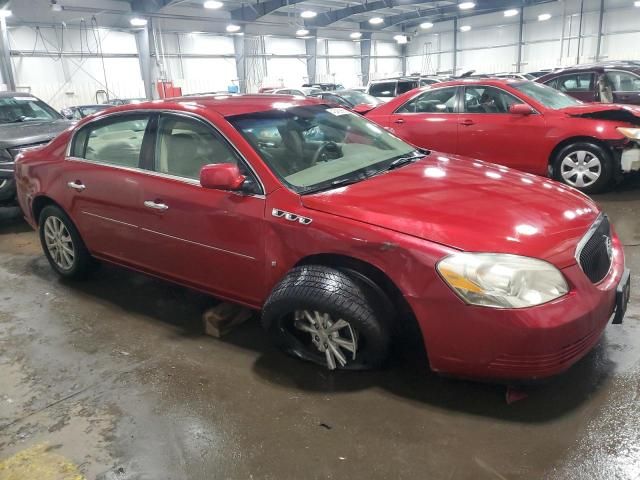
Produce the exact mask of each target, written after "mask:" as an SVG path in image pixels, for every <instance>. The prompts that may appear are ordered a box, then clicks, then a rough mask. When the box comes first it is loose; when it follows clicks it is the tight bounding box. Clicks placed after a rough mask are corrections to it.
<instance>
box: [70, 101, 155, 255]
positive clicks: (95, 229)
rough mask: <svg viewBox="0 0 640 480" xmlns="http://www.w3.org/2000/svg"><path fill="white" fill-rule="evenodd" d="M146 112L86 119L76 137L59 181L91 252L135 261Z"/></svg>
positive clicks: (147, 125) (138, 248)
mask: <svg viewBox="0 0 640 480" xmlns="http://www.w3.org/2000/svg"><path fill="white" fill-rule="evenodd" d="M150 125H151V123H150V116H149V114H146V113H142V114H140V113H136V112H127V113H122V114H118V115H112V116H109V117H107V118H105V119H101V120H97V121H94V122H91V123H88V124H87V125H86V126H84V127H83V128H81V129H80V130H79V131H78V132H77V133H76V134H75V136H74V138H73V141H72V144H71V149H70V152H69V153H70V154H69V156H68V157H67V163H66V164H65V169H64V172H63V173H62V178H61V184H62V185H63V186H64V188H65V192H66V195H67V198H66V199H65V201H64V204H65V205H70V208H69V212H70V214H71V216H72V218H73V220H74V222H75V224H76V226H77V227H78V229H79V231H80V234H81V235H82V238H83V240H84V242H85V243H86V245H87V248H88V249H89V251H91V252H92V253H94V254H97V255H101V256H105V257H109V258H111V259H113V260H115V261H118V262H123V263H133V264H137V263H138V253H139V252H140V251H141V247H142V245H141V243H140V237H139V235H138V231H137V225H138V223H139V222H140V217H141V215H142V214H143V213H144V212H143V210H142V208H141V202H140V201H141V198H142V196H141V195H142V193H141V180H142V179H143V178H144V177H145V176H146V174H145V173H144V172H143V171H142V169H141V168H140V167H141V162H142V161H143V145H144V144H145V142H147V141H148V139H149V138H150V133H149V132H150Z"/></svg>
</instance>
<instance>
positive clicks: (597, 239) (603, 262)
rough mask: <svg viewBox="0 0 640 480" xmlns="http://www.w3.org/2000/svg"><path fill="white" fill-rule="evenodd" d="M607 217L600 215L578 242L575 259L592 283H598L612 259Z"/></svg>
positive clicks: (609, 227)
mask: <svg viewBox="0 0 640 480" xmlns="http://www.w3.org/2000/svg"><path fill="white" fill-rule="evenodd" d="M612 253H613V252H612V244H611V225H610V224H609V217H607V216H606V215H600V216H599V217H598V219H597V220H596V221H595V223H594V224H593V225H592V226H591V228H590V229H589V231H588V232H587V234H586V235H585V236H584V237H583V238H582V240H581V241H580V243H579V244H578V249H577V251H576V259H577V260H578V264H579V265H580V268H581V269H582V271H583V272H584V273H585V275H586V276H587V277H588V278H589V280H591V282H592V283H598V282H599V281H601V280H602V279H603V278H604V277H605V276H606V275H607V273H608V272H609V268H611V260H612V257H613V255H612Z"/></svg>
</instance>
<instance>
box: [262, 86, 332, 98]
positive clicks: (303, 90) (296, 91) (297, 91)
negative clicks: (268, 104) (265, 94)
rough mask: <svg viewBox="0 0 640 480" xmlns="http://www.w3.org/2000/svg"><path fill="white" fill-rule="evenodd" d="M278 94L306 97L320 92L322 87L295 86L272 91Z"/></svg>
mask: <svg viewBox="0 0 640 480" xmlns="http://www.w3.org/2000/svg"><path fill="white" fill-rule="evenodd" d="M270 93H276V94H279V95H297V96H299V97H308V96H309V95H311V94H314V93H322V89H320V88H315V87H295V88H276V89H275V90H274V91H273V92H270Z"/></svg>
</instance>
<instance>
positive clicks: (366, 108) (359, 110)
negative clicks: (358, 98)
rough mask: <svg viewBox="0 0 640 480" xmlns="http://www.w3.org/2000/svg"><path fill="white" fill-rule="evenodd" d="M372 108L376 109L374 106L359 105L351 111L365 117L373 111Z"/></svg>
mask: <svg viewBox="0 0 640 480" xmlns="http://www.w3.org/2000/svg"><path fill="white" fill-rule="evenodd" d="M374 108H376V105H369V104H368V103H361V104H359V105H356V106H355V107H353V108H352V109H351V110H352V111H354V112H356V113H359V114H360V115H365V114H367V113H369V112H370V111H371V110H373V109H374Z"/></svg>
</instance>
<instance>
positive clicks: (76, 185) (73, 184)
mask: <svg viewBox="0 0 640 480" xmlns="http://www.w3.org/2000/svg"><path fill="white" fill-rule="evenodd" d="M67 187H69V188H73V189H74V190H75V191H76V192H81V191H83V190H84V189H85V188H87V187H85V186H84V185H83V184H82V182H81V181H80V180H76V181H75V182H69V183H67Z"/></svg>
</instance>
